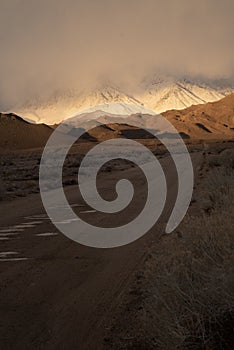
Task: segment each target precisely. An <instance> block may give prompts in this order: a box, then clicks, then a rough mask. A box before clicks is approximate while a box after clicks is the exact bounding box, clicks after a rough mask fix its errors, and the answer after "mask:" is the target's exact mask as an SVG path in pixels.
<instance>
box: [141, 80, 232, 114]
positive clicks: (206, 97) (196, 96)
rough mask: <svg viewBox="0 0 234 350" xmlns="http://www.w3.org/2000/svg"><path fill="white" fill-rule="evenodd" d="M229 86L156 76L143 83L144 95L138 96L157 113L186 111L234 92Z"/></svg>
mask: <svg viewBox="0 0 234 350" xmlns="http://www.w3.org/2000/svg"><path fill="white" fill-rule="evenodd" d="M233 91H234V89H233V87H232V86H231V85H230V84H229V85H227V84H223V83H221V82H220V83H219V82H209V83H204V82H202V81H196V80H195V81H191V80H188V79H175V78H172V77H160V76H156V77H154V78H152V79H145V80H144V81H143V82H142V93H141V94H140V95H138V96H137V98H138V99H140V100H141V101H144V104H145V105H147V106H148V107H149V108H151V109H153V110H154V111H156V112H157V113H161V112H165V111H167V110H171V109H184V108H186V107H189V106H191V105H197V104H203V103H207V102H215V101H218V100H220V99H221V98H223V97H225V96H227V95H228V94H230V93H231V92H233Z"/></svg>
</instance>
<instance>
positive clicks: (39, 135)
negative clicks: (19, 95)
mask: <svg viewBox="0 0 234 350" xmlns="http://www.w3.org/2000/svg"><path fill="white" fill-rule="evenodd" d="M52 131H53V129H52V128H50V127H49V126H48V125H46V124H32V123H29V122H27V121H25V120H24V119H23V118H21V117H19V116H17V115H15V114H13V113H8V114H4V113H0V149H14V150H15V149H26V148H36V147H42V146H44V145H45V143H46V141H47V139H48V138H49V136H50V135H51V133H52Z"/></svg>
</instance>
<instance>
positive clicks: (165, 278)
mask: <svg viewBox="0 0 234 350" xmlns="http://www.w3.org/2000/svg"><path fill="white" fill-rule="evenodd" d="M232 156H233V152H232V153H230V152H229V153H228V154H227V157H226V156H225V157H224V156H223V154H222V155H220V156H219V164H221V165H220V167H219V168H218V169H215V171H214V169H213V168H212V170H210V171H209V173H208V175H207V177H206V179H205V180H204V181H203V183H202V186H201V189H202V191H200V192H199V195H198V198H197V200H199V199H200V201H201V202H200V215H199V216H187V217H186V219H185V220H184V222H183V223H182V225H181V226H180V237H181V238H178V237H176V236H175V235H174V236H171V237H170V236H168V237H165V238H164V239H163V240H162V242H161V244H160V245H159V246H157V247H156V248H157V249H155V250H153V251H152V252H151V257H150V258H149V259H148V260H147V263H146V267H145V269H146V271H147V275H146V281H147V285H146V295H147V297H146V298H145V300H144V309H145V315H146V316H145V320H146V319H147V322H146V321H145V320H144V321H142V322H145V337H146V338H147V339H148V340H150V344H151V346H154V348H155V349H165V350H170V349H171V350H172V349H173V350H174V349H191V350H195V349H207V350H208V349H212V350H216V349H217V350H219V349H232V348H233V343H234V254H233V252H234V230H233V223H234V210H233V208H234V206H233V204H234V201H233V198H234V174H233V169H232V164H233V163H232V159H233V158H232ZM198 203H199V202H198ZM204 203H206V205H207V203H208V204H209V206H210V211H209V215H207V211H206V207H204Z"/></svg>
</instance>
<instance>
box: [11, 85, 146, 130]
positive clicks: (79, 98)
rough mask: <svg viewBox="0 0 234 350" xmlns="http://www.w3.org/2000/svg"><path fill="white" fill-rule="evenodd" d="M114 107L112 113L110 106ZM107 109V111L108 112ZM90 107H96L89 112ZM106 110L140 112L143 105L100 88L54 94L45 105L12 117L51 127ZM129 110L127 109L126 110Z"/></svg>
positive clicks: (30, 106)
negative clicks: (20, 116) (78, 115)
mask: <svg viewBox="0 0 234 350" xmlns="http://www.w3.org/2000/svg"><path fill="white" fill-rule="evenodd" d="M112 103H116V105H112V108H113V106H114V109H111V108H110V104H112ZM108 105H109V109H108ZM93 106H97V107H95V108H92V107H93ZM99 106H102V108H101V109H102V110H108V112H110V113H113V114H115V113H121V114H124V115H127V114H129V113H137V112H142V110H141V108H142V107H143V103H142V102H140V101H139V100H137V99H136V98H134V97H132V96H130V95H129V94H127V93H125V92H123V91H121V90H120V89H118V88H115V87H112V86H110V87H101V88H96V89H93V90H87V89H86V90H84V91H82V92H79V91H69V92H68V93H66V94H64V93H63V94H61V95H60V94H59V93H58V94H56V95H55V96H53V97H52V98H51V99H50V100H49V101H47V102H44V101H34V102H33V103H30V104H27V105H26V106H23V107H21V108H17V109H16V113H17V114H19V115H22V116H23V117H26V118H30V119H32V120H35V121H36V122H37V123H38V122H40V123H41V122H44V123H47V124H54V123H58V122H61V121H62V120H66V119H68V118H70V117H72V116H75V115H77V114H78V113H83V112H86V111H88V112H91V111H95V110H97V108H98V109H99ZM130 106H131V107H130Z"/></svg>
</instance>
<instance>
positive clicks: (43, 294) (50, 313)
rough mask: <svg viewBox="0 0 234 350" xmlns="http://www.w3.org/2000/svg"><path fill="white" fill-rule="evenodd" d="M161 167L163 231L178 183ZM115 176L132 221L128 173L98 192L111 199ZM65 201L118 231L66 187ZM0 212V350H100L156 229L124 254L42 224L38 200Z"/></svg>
mask: <svg viewBox="0 0 234 350" xmlns="http://www.w3.org/2000/svg"><path fill="white" fill-rule="evenodd" d="M192 158H193V163H194V168H195V169H198V168H199V166H200V164H201V163H202V159H203V157H202V153H201V152H197V153H194V154H193V156H192ZM162 163H163V165H164V168H165V170H166V173H167V174H168V176H167V181H168V193H169V196H168V200H167V205H166V209H165V211H164V213H163V215H162V218H161V223H166V220H167V217H168V214H169V212H170V210H171V206H173V200H174V198H175V195H176V191H177V182H176V177H175V173H174V172H173V170H171V163H170V161H169V159H168V158H165V159H163V160H162ZM120 175H121V176H126V175H127V176H129V177H130V178H133V179H134V180H135V181H136V184H137V187H138V193H137V196H136V197H137V198H138V199H136V200H135V201H134V203H133V206H132V207H131V213H132V215H133V216H134V215H135V213H137V212H138V211H139V208H140V207H141V206H142V203H141V202H142V201H144V186H143V185H144V181H143V180H142V179H141V178H140V174H139V173H138V172H137V170H136V169H135V168H131V169H128V170H126V171H122V172H121V174H119V173H118V172H117V173H109V174H105V179H104V180H103V181H102V182H100V184H99V185H100V186H99V188H100V191H101V193H103V195H104V196H106V197H107V198H108V197H109V196H110V197H111V193H110V190H109V187H110V186H112V187H113V183H112V182H113V180H114V179H115V177H116V176H118V177H119V176H120ZM111 184H112V185H111ZM66 193H67V197H68V198H69V201H70V203H72V204H73V208H74V211H76V212H77V213H79V214H80V215H81V216H82V215H83V216H82V217H83V218H85V219H87V220H89V219H90V222H92V223H98V224H100V222H101V223H102V221H103V220H104V219H105V225H106V226H108V225H109V226H113V227H115V226H118V225H119V218H118V216H116V215H114V216H112V217H111V218H110V219H107V220H106V218H104V217H103V215H102V214H100V213H93V212H89V210H88V209H89V208H87V207H86V206H85V204H84V203H83V201H82V200H81V198H80V196H79V194H77V193H76V191H75V190H74V188H73V187H69V188H67V189H66ZM110 197H109V198H110ZM0 212H1V223H0V226H1V228H0V239H1V240H0V244H1V250H0V312H1V320H0V332H1V333H0V348H1V349H4V350H8V349H11V350H12V349H14V350H17V349H24V350H26V349H30V350H31V349H56V350H58V349H69V350H70V349H82V350H83V349H89V350H92V349H95V350H98V349H102V345H103V337H104V334H105V330H106V328H108V327H109V326H110V321H111V320H112V319H113V316H114V313H115V308H116V307H117V306H118V304H119V303H121V297H122V295H123V293H124V291H125V290H126V289H127V288H128V285H129V283H130V281H131V277H132V275H133V273H134V272H135V271H137V267H138V266H139V264H140V263H141V261H142V259H143V258H144V255H145V254H146V252H147V246H148V245H150V243H151V240H152V237H153V238H155V237H156V238H157V237H158V235H159V234H161V233H162V232H161V231H160V230H159V228H158V226H157V224H156V225H155V227H153V228H152V229H151V231H150V232H149V233H148V234H146V235H145V236H144V237H142V238H141V239H139V240H138V241H136V242H134V243H132V244H129V245H127V246H123V247H120V248H115V249H94V248H88V247H85V246H81V245H79V244H77V243H75V242H73V241H71V240H69V239H68V238H66V237H65V236H63V235H62V234H61V233H59V232H58V231H57V229H56V228H55V227H54V226H53V224H52V223H51V222H50V220H49V219H48V217H47V216H46V213H45V210H44V208H43V206H42V203H41V200H40V196H39V195H30V196H28V197H27V198H22V199H17V200H13V201H11V202H5V203H4V202H3V203H1V205H0ZM108 220H109V221H108ZM122 220H123V222H127V221H129V220H131V214H129V212H128V213H127V214H124V213H123V215H122Z"/></svg>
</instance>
